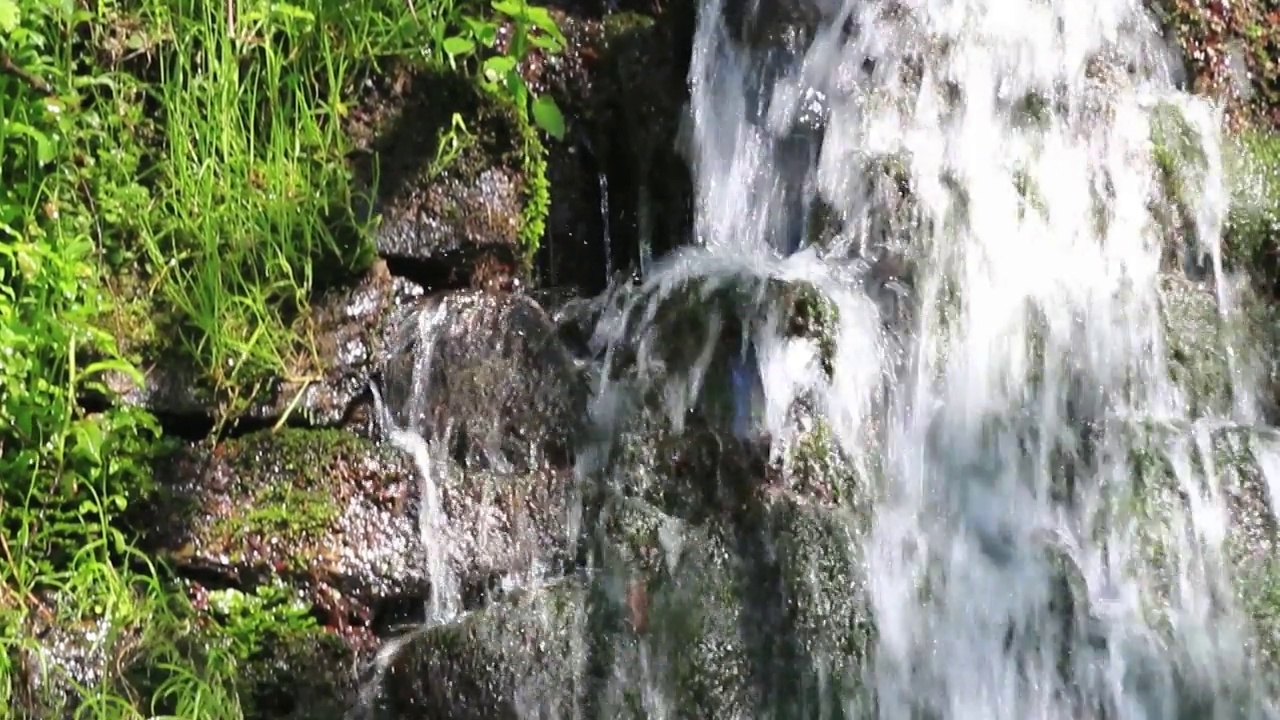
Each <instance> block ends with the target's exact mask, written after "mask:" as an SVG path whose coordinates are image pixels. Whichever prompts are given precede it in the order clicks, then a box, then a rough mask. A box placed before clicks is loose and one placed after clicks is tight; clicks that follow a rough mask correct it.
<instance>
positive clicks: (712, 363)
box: [594, 259, 840, 432]
mask: <svg viewBox="0 0 1280 720" xmlns="http://www.w3.org/2000/svg"><path fill="white" fill-rule="evenodd" d="M677 260H678V259H677ZM606 302H607V305H606V307H604V308H602V309H601V310H600V313H601V315H600V319H599V320H598V323H597V329H596V333H595V337H594V343H595V349H596V350H597V351H599V352H604V354H605V365H606V367H605V369H604V371H605V372H607V374H608V377H609V378H610V381H611V382H612V383H613V385H612V387H611V388H610V391H611V392H613V393H614V394H615V395H617V398H616V400H615V401H616V402H617V403H619V406H618V407H617V408H615V409H614V410H612V411H610V412H608V413H606V414H607V415H609V416H613V415H618V414H619V413H620V414H622V415H624V416H627V415H634V414H635V412H637V411H638V409H639V408H648V409H652V410H655V411H666V412H667V413H668V420H669V421H670V422H671V423H672V426H673V428H674V429H675V430H676V431H677V432H679V431H680V430H681V429H682V427H683V423H684V421H685V419H686V416H689V415H691V414H692V415H696V416H701V417H703V418H705V419H706V421H707V422H709V423H710V424H711V425H714V426H717V427H729V426H731V425H734V424H735V423H742V422H747V421H751V422H757V423H758V421H759V420H760V417H759V416H760V415H761V413H762V412H764V409H763V406H762V405H763V397H762V393H763V386H762V382H763V380H762V378H761V377H760V372H759V361H760V357H759V355H758V351H759V348H758V347H757V345H758V344H759V342H761V338H766V340H764V342H767V343H789V344H790V345H791V347H790V348H789V352H791V351H794V352H793V353H791V354H790V355H789V356H788V360H787V362H788V365H789V367H788V372H789V375H791V376H792V377H790V378H789V379H790V380H791V381H793V382H794V383H796V386H797V387H803V386H805V384H806V383H810V384H811V383H813V382H818V381H819V380H820V379H821V378H824V377H825V378H829V377H830V374H831V372H832V370H833V369H834V366H833V362H834V359H835V351H836V340H837V335H838V332H839V324H840V317H839V312H838V308H837V306H836V304H835V303H834V302H833V301H832V298H831V297H830V296H829V295H828V294H827V293H826V292H825V291H824V290H823V289H821V288H818V287H817V286H815V285H813V284H811V283H808V282H804V281H799V280H788V279H783V278H780V277H773V276H770V275H765V274H759V273H757V272H756V271H755V270H754V269H751V268H726V269H724V271H723V272H717V273H714V274H711V275H703V274H700V273H689V274H683V273H679V272H671V273H669V274H665V275H663V276H661V277H659V278H657V279H655V280H654V281H651V282H648V283H646V284H644V285H641V286H638V287H635V288H626V289H624V290H623V291H622V292H621V293H620V294H619V296H618V297H616V298H609V299H607V300H606ZM743 398H749V402H746V403H745V404H744V403H743ZM744 413H745V415H744ZM747 416H750V417H749V418H748V417H747Z"/></svg>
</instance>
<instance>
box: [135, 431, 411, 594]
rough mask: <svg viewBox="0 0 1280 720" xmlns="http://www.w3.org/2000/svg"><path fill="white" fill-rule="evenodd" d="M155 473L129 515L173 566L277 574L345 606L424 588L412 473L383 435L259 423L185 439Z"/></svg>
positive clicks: (239, 574) (236, 579)
mask: <svg viewBox="0 0 1280 720" xmlns="http://www.w3.org/2000/svg"><path fill="white" fill-rule="evenodd" d="M157 481H158V483H157V484H158V491H157V493H156V497H155V498H154V499H153V501H152V502H150V503H148V504H147V505H146V506H145V507H141V508H137V509H135V510H134V511H133V522H134V524H135V525H136V526H137V527H138V528H139V529H140V532H141V534H142V535H143V537H144V542H145V544H146V546H147V547H148V549H149V550H151V551H153V552H155V553H157V554H159V555H160V556H161V557H162V558H165V559H166V560H168V561H169V562H170V563H172V564H173V565H174V566H175V567H176V568H177V569H178V570H179V571H180V572H186V573H198V574H200V575H201V576H202V577H209V576H213V577H216V578H220V581H221V582H223V583H227V584H230V585H233V586H238V587H244V588H251V587H254V586H256V585H259V584H262V583H266V582H271V581H273V580H275V579H282V580H285V581H287V582H289V583H291V584H293V585H294V586H296V587H299V588H300V589H304V590H305V591H306V592H308V593H309V595H308V600H309V601H311V602H312V603H313V604H315V605H316V606H318V607H320V608H322V609H323V610H324V611H328V612H331V613H333V614H334V615H335V616H340V617H346V616H348V615H349V614H354V615H355V616H357V617H359V616H360V615H361V614H366V613H367V612H368V607H369V605H370V604H372V603H373V602H374V601H376V600H377V599H378V598H383V597H389V596H408V597H426V594H427V577H426V572H427V571H426V568H425V566H424V564H423V563H422V562H421V559H422V558H423V557H424V554H423V553H422V551H421V550H420V548H419V544H420V537H419V534H418V531H417V516H416V510H415V507H416V493H417V479H416V475H415V472H414V470H413V469H412V467H411V465H410V464H409V463H408V461H407V459H406V458H404V457H403V456H401V455H400V454H399V453H397V452H396V451H395V450H394V449H392V448H390V447H384V446H378V445H374V444H373V443H371V442H369V441H367V440H364V439H362V438H359V437H357V436H355V435H352V434H350V433H347V432H343V431H340V430H295V429H286V430H281V431H279V432H259V433H254V434H251V435H247V436H244V437H241V438H236V439H233V440H228V441H224V442H221V443H218V444H216V445H213V446H212V447H210V446H208V445H184V446H182V447H180V448H179V449H177V450H176V451H175V452H174V453H173V454H171V455H169V456H168V457H165V458H163V459H162V460H161V462H160V464H159V466H158V467H157Z"/></svg>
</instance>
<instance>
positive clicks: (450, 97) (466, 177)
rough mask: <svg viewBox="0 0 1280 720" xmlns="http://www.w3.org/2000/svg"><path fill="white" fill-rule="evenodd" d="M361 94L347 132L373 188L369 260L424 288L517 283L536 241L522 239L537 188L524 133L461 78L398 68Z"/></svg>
mask: <svg viewBox="0 0 1280 720" xmlns="http://www.w3.org/2000/svg"><path fill="white" fill-rule="evenodd" d="M361 93H362V94H361V97H360V98H359V101H358V103H357V104H356V107H355V109H354V110H353V112H352V117H351V119H350V120H349V122H348V132H350V133H351V135H352V137H353V138H354V140H355V142H356V144H357V146H358V147H359V148H360V149H361V151H362V154H361V155H360V157H358V158H357V162H356V167H357V175H358V177H359V178H360V179H361V181H362V182H363V183H365V184H366V185H367V186H369V187H372V188H374V195H375V201H374V202H375V206H374V208H373V210H374V212H375V213H376V215H377V216H378V218H379V225H378V229H377V231H376V238H375V239H376V244H377V248H378V253H379V254H380V255H382V256H383V257H386V258H390V259H393V260H400V261H409V262H410V263H411V267H412V268H413V270H414V278H415V279H417V280H420V281H421V282H422V283H423V284H425V285H427V286H429V287H436V288H439V287H442V286H451V287H458V286H465V285H467V284H469V283H470V284H481V283H483V282H484V281H486V280H487V279H488V278H486V277H477V275H485V274H486V273H493V272H501V273H506V274H508V275H509V276H510V277H517V276H518V275H519V274H520V272H521V271H520V265H521V263H522V262H523V258H524V256H525V252H526V249H529V248H531V247H532V246H533V245H534V244H536V242H537V240H538V238H537V237H527V236H526V228H527V227H528V225H529V223H528V218H527V217H526V212H527V211H528V210H529V202H530V200H531V198H533V197H534V195H535V194H536V193H537V188H536V187H535V184H536V183H538V182H542V179H540V178H533V177H530V175H529V170H530V165H529V158H528V157H527V152H528V147H529V145H528V143H527V142H526V140H527V138H528V136H529V133H530V132H532V129H531V127H530V126H529V125H527V124H526V123H523V122H522V121H521V120H520V118H519V116H518V115H517V114H516V112H515V110H514V108H513V107H511V106H510V105H509V104H508V103H506V102H504V101H503V100H502V99H500V98H499V97H498V96H496V95H493V94H490V93H488V92H487V91H485V90H483V89H482V88H481V87H480V86H479V85H478V84H477V83H476V81H474V80H473V79H471V78H470V77H468V76H466V75H465V74H463V73H461V72H459V73H454V72H450V71H447V70H439V71H437V70H431V71H426V70H424V71H415V70H411V69H409V68H406V67H398V68H394V69H392V70H391V71H390V72H389V73H387V74H386V75H385V76H383V77H382V78H380V79H379V80H377V81H370V82H369V83H367V84H366V86H365V87H363V88H362V89H361ZM544 190H545V189H544ZM486 265H489V267H487V268H486Z"/></svg>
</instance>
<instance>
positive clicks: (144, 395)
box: [107, 261, 422, 428]
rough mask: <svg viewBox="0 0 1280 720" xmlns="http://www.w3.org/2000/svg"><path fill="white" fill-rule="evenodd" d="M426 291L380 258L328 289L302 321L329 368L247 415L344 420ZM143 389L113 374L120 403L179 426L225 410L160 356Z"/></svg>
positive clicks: (267, 398) (273, 393)
mask: <svg viewBox="0 0 1280 720" xmlns="http://www.w3.org/2000/svg"><path fill="white" fill-rule="evenodd" d="M421 295H422V288H421V287H419V286H418V285H416V284H415V283H413V282H410V281H408V280H405V279H404V278H401V277H396V276H393V275H392V274H391V273H390V271H389V270H388V268H387V264H386V262H384V261H378V262H375V263H374V264H373V266H372V267H371V268H370V269H369V270H368V271H367V272H366V273H365V274H364V275H363V276H362V277H361V278H360V280H359V281H358V282H356V283H354V284H353V285H351V286H349V287H341V288H336V289H334V290H332V291H330V292H328V293H326V294H325V295H323V296H322V297H321V298H320V299H319V300H318V301H317V302H315V303H314V304H313V305H312V306H311V308H310V309H309V311H308V315H307V317H305V318H303V319H302V320H301V321H300V323H299V327H300V330H299V331H300V332H305V333H307V335H308V336H309V338H310V341H311V342H312V343H313V346H314V349H315V354H316V357H317V358H319V359H320V361H321V367H319V368H315V369H313V371H312V372H310V373H307V374H308V375H309V377H306V378H275V379H273V380H272V381H271V382H270V383H268V386H267V387H266V388H265V389H264V390H263V391H262V392H260V393H259V396H258V398H257V399H256V401H254V402H252V403H250V406H249V407H248V409H247V410H246V411H245V412H244V413H243V414H242V415H241V418H242V419H247V420H249V421H251V422H257V423H259V424H267V423H275V422H277V421H280V420H281V419H285V420H287V421H288V422H290V423H292V424H298V425H306V426H311V427H333V426H336V425H340V424H341V423H342V422H343V421H344V420H345V419H346V418H347V416H348V413H349V412H350V411H351V410H352V409H353V406H354V404H355V403H356V400H357V399H358V398H359V397H360V396H362V395H364V394H365V393H366V392H367V390H368V386H369V379H370V377H371V373H372V372H373V370H374V360H375V358H376V357H377V356H378V354H379V353H380V351H381V347H382V343H383V340H384V334H385V331H386V328H387V327H388V325H389V323H390V322H391V321H392V320H394V319H395V318H397V317H399V314H400V313H401V311H402V310H403V309H404V308H405V307H406V306H407V305H409V304H410V303H412V302H413V301H414V300H415V299H416V298H418V297H420V296H421ZM150 362H151V364H150V367H149V369H148V370H147V371H146V372H145V374H144V382H143V384H142V386H141V387H139V386H137V385H135V384H134V382H133V381H132V380H131V379H130V378H128V377H126V376H124V375H122V374H120V373H117V372H111V373H108V374H107V384H108V388H109V389H110V390H111V391H113V392H114V393H115V395H116V397H117V398H118V400H119V401H121V402H125V403H129V404H133V405H137V406H139V407H143V408H145V409H147V410H149V411H151V412H153V413H155V414H157V415H160V416H162V417H167V418H174V419H175V422H176V424H178V425H185V426H188V427H195V428H202V427H208V426H212V425H213V423H214V421H215V418H216V417H218V416H219V415H220V414H221V413H222V411H223V408H221V407H220V405H219V402H218V399H217V398H215V397H213V396H212V395H211V394H210V393H209V392H207V391H206V390H205V389H204V388H202V387H201V386H200V385H199V384H198V383H197V382H195V377H196V374H195V372H194V371H193V370H191V369H190V368H187V367H184V366H182V365H175V364H169V363H166V362H164V361H163V360H162V359H158V358H152V359H151V360H150Z"/></svg>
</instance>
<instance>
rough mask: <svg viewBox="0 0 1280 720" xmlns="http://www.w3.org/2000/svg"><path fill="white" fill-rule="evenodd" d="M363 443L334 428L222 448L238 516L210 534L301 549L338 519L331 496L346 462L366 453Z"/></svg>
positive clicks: (270, 436)
mask: <svg viewBox="0 0 1280 720" xmlns="http://www.w3.org/2000/svg"><path fill="white" fill-rule="evenodd" d="M366 450H367V448H365V447H364V441H362V440H361V439H360V438H358V437H356V436H354V435H351V434H350V433H346V432H342V431H339V430H319V431H307V430H284V431H282V432H279V433H270V434H256V435H250V436H246V437H244V438H241V439H237V440H231V441H228V442H226V443H223V444H222V450H221V451H219V452H220V455H221V457H222V459H223V460H224V461H226V462H227V463H228V464H229V465H230V466H231V467H232V476H233V477H234V478H236V480H235V485H234V486H233V487H230V488H228V494H229V495H231V496H232V497H236V498H243V499H244V502H245V506H244V507H243V514H237V515H232V516H229V517H226V518H223V519H221V520H219V521H218V523H217V525H216V526H215V527H216V530H215V532H217V534H218V535H222V536H225V537H226V539H227V542H228V544H232V543H235V542H237V541H238V540H239V539H241V538H244V537H246V536H249V537H254V536H257V537H262V538H263V539H264V540H265V539H268V538H275V539H276V540H277V541H278V542H280V543H283V544H287V545H288V546H307V545H309V544H311V543H313V542H315V541H316V540H318V539H319V538H320V537H322V536H323V534H324V533H325V532H326V531H327V530H328V529H329V527H330V526H331V524H332V523H333V521H334V520H335V519H336V518H337V516H338V512H339V509H338V506H337V505H336V499H335V495H334V490H335V488H334V484H335V478H336V477H339V476H340V475H341V473H342V470H343V465H344V464H345V463H346V462H347V458H351V457H354V456H357V455H360V454H363V453H364V452H366Z"/></svg>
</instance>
